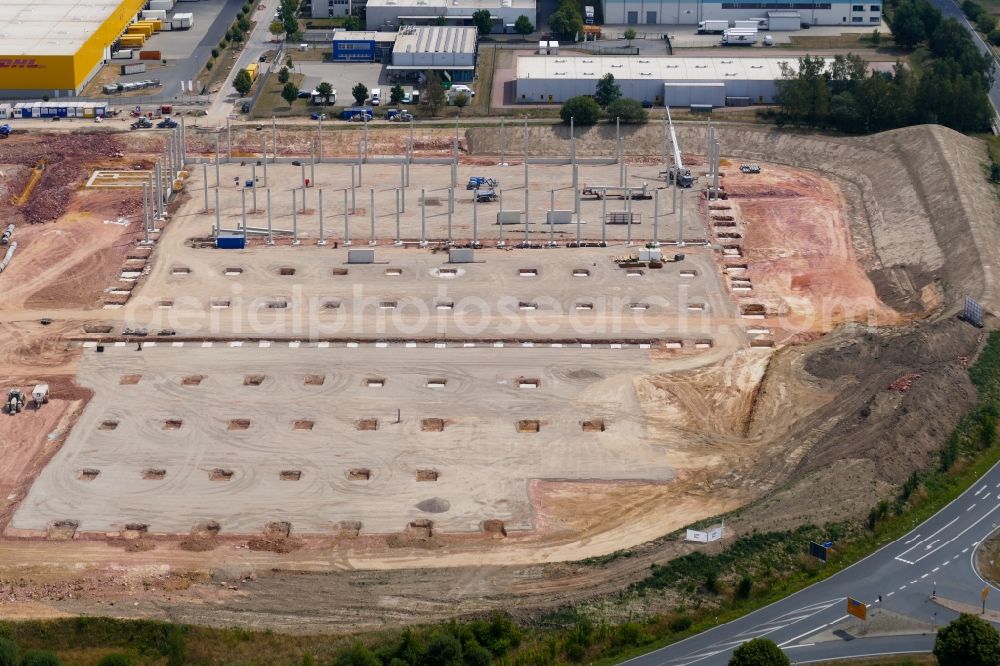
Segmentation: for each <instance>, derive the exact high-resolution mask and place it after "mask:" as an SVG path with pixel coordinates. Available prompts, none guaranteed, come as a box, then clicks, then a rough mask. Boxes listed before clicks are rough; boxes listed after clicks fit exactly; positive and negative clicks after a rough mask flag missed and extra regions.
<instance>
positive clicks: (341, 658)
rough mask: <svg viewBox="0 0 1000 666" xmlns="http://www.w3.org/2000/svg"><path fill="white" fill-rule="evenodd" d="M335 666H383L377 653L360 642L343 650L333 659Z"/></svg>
mask: <svg viewBox="0 0 1000 666" xmlns="http://www.w3.org/2000/svg"><path fill="white" fill-rule="evenodd" d="M333 666H382V662H381V661H379V659H378V657H376V656H375V653H374V652H372V651H371V650H369V649H368V648H366V647H365V646H364V645H362V644H361V643H359V642H355V643H354V645H352V646H351V647H350V648H349V649H348V650H345V651H344V652H341V653H340V654H338V655H337V658H336V659H334V660H333Z"/></svg>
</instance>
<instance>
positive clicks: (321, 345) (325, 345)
mask: <svg viewBox="0 0 1000 666" xmlns="http://www.w3.org/2000/svg"><path fill="white" fill-rule="evenodd" d="M316 347H317V348H319V349H328V348H329V347H330V343H329V342H318V343H316Z"/></svg>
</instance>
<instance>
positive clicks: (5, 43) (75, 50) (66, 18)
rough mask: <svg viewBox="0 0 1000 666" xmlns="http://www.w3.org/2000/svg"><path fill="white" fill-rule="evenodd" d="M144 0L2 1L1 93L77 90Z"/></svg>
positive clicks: (69, 92)
mask: <svg viewBox="0 0 1000 666" xmlns="http://www.w3.org/2000/svg"><path fill="white" fill-rule="evenodd" d="M145 4H146V0H0V6H2V8H3V13H4V21H3V24H0V94H2V95H3V96H5V97H11V96H17V97H29V96H40V95H51V96H53V97H61V96H67V95H76V94H79V92H80V91H81V90H82V89H83V87H84V86H85V85H87V83H88V82H89V81H90V79H92V78H93V77H94V75H95V74H97V72H98V71H99V70H100V68H101V65H102V64H103V63H104V61H105V60H107V59H109V58H110V57H111V45H112V44H114V43H115V41H117V40H118V38H119V37H120V36H121V35H122V33H124V32H125V29H126V27H127V26H128V25H129V23H131V22H132V20H133V19H134V18H135V17H136V14H138V12H139V10H140V9H142V8H143V6H145Z"/></svg>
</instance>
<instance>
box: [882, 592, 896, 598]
mask: <svg viewBox="0 0 1000 666" xmlns="http://www.w3.org/2000/svg"><path fill="white" fill-rule="evenodd" d="M894 594H896V592H895V591H893V592H890V593H889V594H887V595H885V596H886V598H888V597H891V596H892V595H894Z"/></svg>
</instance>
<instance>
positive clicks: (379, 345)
mask: <svg viewBox="0 0 1000 666" xmlns="http://www.w3.org/2000/svg"><path fill="white" fill-rule="evenodd" d="M388 346H389V343H388V342H376V343H375V348H376V349H385V348H386V347H388Z"/></svg>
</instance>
